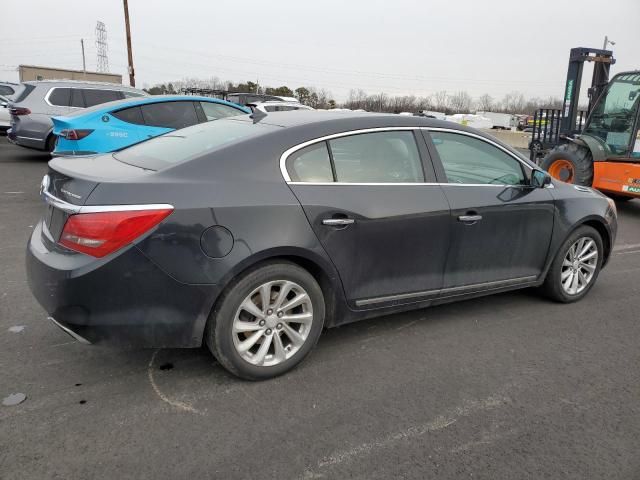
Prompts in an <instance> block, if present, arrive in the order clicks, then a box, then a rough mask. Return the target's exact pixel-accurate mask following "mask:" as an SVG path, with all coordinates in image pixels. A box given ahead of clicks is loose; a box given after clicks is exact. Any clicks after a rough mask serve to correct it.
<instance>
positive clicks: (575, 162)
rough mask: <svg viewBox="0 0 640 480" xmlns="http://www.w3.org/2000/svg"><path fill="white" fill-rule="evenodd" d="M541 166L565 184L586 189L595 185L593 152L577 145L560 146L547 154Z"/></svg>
mask: <svg viewBox="0 0 640 480" xmlns="http://www.w3.org/2000/svg"><path fill="white" fill-rule="evenodd" d="M540 166H541V167H542V168H543V169H544V170H546V171H547V172H549V174H550V175H551V176H552V177H554V178H557V179H558V180H561V181H563V182H567V183H573V184H575V185H583V186H585V187H590V186H591V184H592V183H593V156H592V155H591V151H590V150H589V149H588V148H586V147H582V146H580V145H576V144H575V143H563V144H562V145H558V146H557V147H555V148H554V149H552V150H551V151H550V152H549V153H548V154H547V156H546V157H545V158H544V159H543V160H542V162H541V163H540Z"/></svg>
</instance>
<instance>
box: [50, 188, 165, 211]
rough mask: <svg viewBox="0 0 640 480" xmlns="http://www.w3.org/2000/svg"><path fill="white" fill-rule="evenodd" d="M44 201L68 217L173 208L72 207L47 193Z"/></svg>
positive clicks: (149, 206)
mask: <svg viewBox="0 0 640 480" xmlns="http://www.w3.org/2000/svg"><path fill="white" fill-rule="evenodd" d="M42 196H43V198H44V201H45V202H46V203H48V204H49V205H51V206H52V207H55V208H58V209H60V210H62V211H64V212H66V213H68V214H70V215H76V214H80V213H103V212H131V211H136V210H167V209H171V210H174V209H175V207H174V206H173V205H170V204H168V203H150V204H137V205H74V204H72V203H69V202H65V201H64V200H60V199H59V198H58V197H55V196H53V195H52V194H51V193H49V192H43V193H42Z"/></svg>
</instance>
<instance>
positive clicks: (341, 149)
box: [329, 131, 424, 183]
mask: <svg viewBox="0 0 640 480" xmlns="http://www.w3.org/2000/svg"><path fill="white" fill-rule="evenodd" d="M329 145H330V147H331V153H332V155H333V162H334V167H335V172H336V180H337V181H338V182H348V183H419V182H424V172H423V170H422V162H421V160H420V154H419V153H418V147H417V145H416V140H415V137H414V136H413V132H410V131H391V132H375V133H364V134H358V135H350V136H348V137H340V138H336V139H334V140H330V141H329Z"/></svg>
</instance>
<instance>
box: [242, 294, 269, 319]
mask: <svg viewBox="0 0 640 480" xmlns="http://www.w3.org/2000/svg"><path fill="white" fill-rule="evenodd" d="M240 308H241V309H242V310H244V311H245V312H248V313H250V314H251V315H253V316H254V317H256V318H258V319H260V320H262V319H263V318H264V313H262V310H260V309H259V308H258V306H257V305H256V304H255V303H253V300H251V298H246V299H245V301H244V302H242V305H240Z"/></svg>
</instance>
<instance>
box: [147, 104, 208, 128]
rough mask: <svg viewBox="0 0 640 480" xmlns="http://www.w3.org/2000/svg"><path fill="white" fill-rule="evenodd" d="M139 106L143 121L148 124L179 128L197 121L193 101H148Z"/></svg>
mask: <svg viewBox="0 0 640 480" xmlns="http://www.w3.org/2000/svg"><path fill="white" fill-rule="evenodd" d="M141 108H142V116H143V117H144V121H145V123H146V124H147V125H149V126H153V127H164V128H174V129H179V128H185V127H189V126H191V125H195V124H196V123H198V114H197V113H196V109H195V106H194V105H193V102H161V103H150V104H147V105H143V106H142V107H141Z"/></svg>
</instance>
